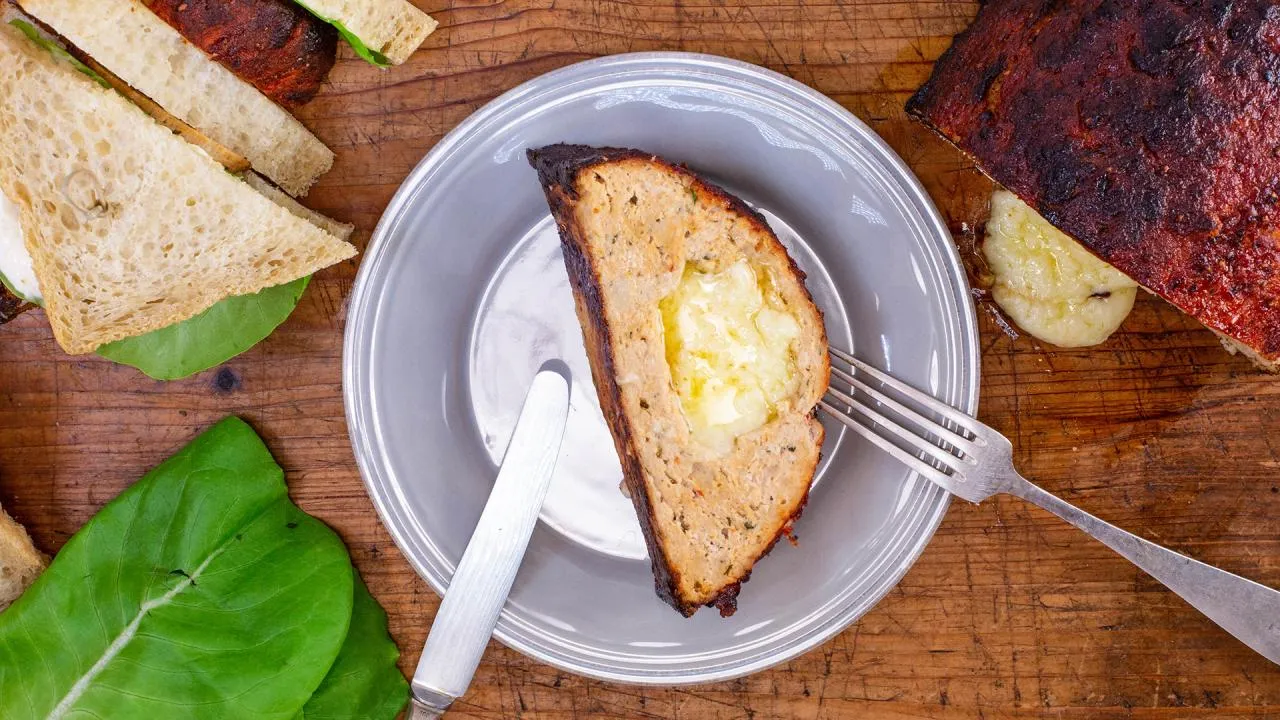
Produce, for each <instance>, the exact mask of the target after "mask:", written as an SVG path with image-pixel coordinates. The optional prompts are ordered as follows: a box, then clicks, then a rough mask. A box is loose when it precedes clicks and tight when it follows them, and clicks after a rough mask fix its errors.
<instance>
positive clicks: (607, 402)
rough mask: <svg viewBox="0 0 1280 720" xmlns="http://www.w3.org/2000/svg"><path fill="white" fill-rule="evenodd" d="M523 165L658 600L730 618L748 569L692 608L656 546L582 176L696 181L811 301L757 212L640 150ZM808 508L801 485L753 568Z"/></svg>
mask: <svg viewBox="0 0 1280 720" xmlns="http://www.w3.org/2000/svg"><path fill="white" fill-rule="evenodd" d="M528 159H529V162H530V164H531V165H532V166H533V167H534V169H535V170H536V171H537V173H538V177H539V179H540V181H541V183H542V186H543V189H544V191H545V193H546V197H547V202H548V204H549V206H550V208H551V212H552V215H553V216H554V217H555V219H556V224H557V227H558V229H559V231H560V237H561V241H562V243H561V246H562V249H563V252H564V259H565V266H566V269H567V270H568V274H569V280H570V284H571V287H572V288H573V295H574V302H575V308H576V311H577V315H578V320H579V322H580V324H581V326H582V328H583V336H584V340H585V345H586V350H587V355H588V358H589V359H590V364H591V371H592V380H593V381H594V383H595V386H596V390H597V393H598V394H599V397H600V407H601V410H602V411H603V414H604V417H605V420H606V421H607V422H608V424H609V427H610V430H611V431H612V435H613V438H614V442H615V446H616V448H617V452H618V457H619V460H620V461H621V464H622V470H623V481H624V484H625V485H626V488H627V490H628V495H629V496H630V498H631V501H632V503H633V505H634V506H635V510H636V515H637V517H638V518H639V520H640V527H641V530H642V531H643V534H644V538H645V543H646V545H647V546H648V548H649V558H650V563H651V565H652V570H653V575H654V579H655V587H656V590H657V594H658V596H659V597H660V598H661V599H662V600H663V601H665V602H667V603H668V604H670V605H671V606H672V607H674V608H675V609H676V610H677V611H679V612H680V613H681V614H682V615H684V616H685V617H689V616H692V615H693V614H694V613H695V612H696V611H697V610H698V609H699V608H700V607H702V606H707V607H715V608H717V609H718V610H719V612H720V614H721V615H722V616H729V615H732V614H733V613H734V611H735V610H736V608H737V597H738V593H739V592H740V590H741V586H742V583H744V582H746V581H747V580H748V579H749V577H750V575H751V569H752V567H753V566H754V562H753V563H752V564H751V565H749V566H748V567H747V568H746V569H745V571H744V572H743V573H741V574H740V575H739V576H738V577H737V579H736V581H734V582H730V583H727V584H725V585H723V586H721V587H720V588H719V589H718V590H717V591H716V592H715V593H714V594H713V595H712V596H710V597H709V598H708V599H705V600H704V601H702V602H697V601H694V600H692V599H690V598H689V597H686V596H685V594H684V593H682V592H681V590H680V588H681V586H682V582H681V581H682V576H681V572H680V570H679V568H678V565H677V563H675V562H673V561H672V558H671V557H669V555H668V553H667V550H666V547H665V545H664V543H663V541H662V538H661V532H660V529H659V518H658V516H657V511H656V508H655V507H654V506H653V503H652V499H651V498H650V496H649V493H648V491H647V488H646V484H645V469H644V467H643V466H642V463H641V452H640V448H639V447H638V443H637V436H636V432H635V429H634V428H633V427H632V425H631V418H630V416H629V415H628V413H627V412H626V410H625V409H624V406H623V400H622V389H621V387H620V386H619V382H618V372H617V370H616V364H617V357H616V348H615V347H614V344H613V341H612V337H613V333H612V332H611V328H610V325H609V321H608V318H607V314H606V312H605V306H604V292H605V290H604V288H603V280H602V277H601V272H600V269H599V268H597V267H595V266H594V264H593V261H592V254H591V253H590V252H589V250H588V246H589V242H590V240H589V238H588V237H586V235H585V232H584V229H583V228H582V227H581V226H580V225H579V224H578V223H575V222H573V221H572V218H573V217H574V207H575V204H576V203H577V202H578V201H579V199H580V197H579V193H578V191H577V189H576V184H577V182H578V179H579V177H581V176H582V174H583V173H584V172H586V171H588V170H590V169H591V168H593V167H598V166H600V165H604V164H610V163H616V162H620V161H626V160H637V161H643V162H648V163H652V162H659V163H662V164H663V165H665V166H666V168H667V169H668V170H669V171H671V172H675V173H678V174H680V175H682V176H684V177H687V178H689V179H691V180H692V181H693V182H695V183H696V187H697V192H698V194H699V195H702V194H704V193H706V194H708V195H710V196H713V197H714V199H715V200H716V201H718V202H722V203H724V204H725V205H726V206H728V208H730V209H731V210H732V212H734V213H736V214H738V215H740V216H742V217H743V218H745V219H747V220H748V221H749V222H750V224H751V225H752V227H753V228H754V229H755V230H756V231H757V232H760V233H763V234H767V235H768V237H770V238H773V242H774V243H776V244H777V246H776V249H777V252H778V253H780V254H781V255H782V256H784V257H785V258H786V264H787V267H788V268H789V269H790V272H791V273H792V275H793V276H794V277H795V278H796V279H797V280H798V281H799V287H800V289H801V291H802V292H803V294H804V297H805V299H806V300H807V301H808V303H809V304H810V305H812V304H813V299H812V297H811V296H810V295H809V293H808V289H807V288H805V287H804V282H803V281H804V278H805V275H804V273H803V272H802V271H801V270H800V269H799V267H798V266H796V264H795V262H794V260H793V259H792V258H791V257H790V256H789V255H787V254H786V252H785V250H783V249H782V247H781V244H780V243H777V239H776V236H774V234H773V231H772V230H771V229H770V228H769V225H768V222H767V221H766V220H765V219H764V217H763V216H762V215H760V213H758V212H757V211H755V210H754V209H753V208H751V207H750V206H749V205H747V204H746V203H744V202H742V201H741V200H740V199H738V198H736V197H734V196H733V195H731V194H729V193H728V192H725V191H724V190H723V189H721V188H719V187H716V186H715V185H712V184H711V183H708V182H706V181H705V180H702V179H701V178H699V177H698V176H696V175H695V174H693V173H691V172H689V171H688V170H687V169H685V168H683V167H679V166H676V165H672V164H670V163H665V162H664V161H661V160H660V159H658V158H656V157H655V156H653V155H651V154H648V153H644V152H641V151H638V150H633V149H626V148H609V147H604V148H596V147H590V146H584V145H553V146H549V147H545V148H541V149H538V150H529V151H528ZM814 310H815V312H816V306H814ZM818 318H819V324H820V321H821V314H820V312H819V313H818ZM825 344H826V341H825V334H823V336H822V345H823V347H824V349H825ZM824 351H825V350H824ZM824 359H825V356H824ZM829 371H830V367H829V365H825V364H824V365H823V372H824V373H826V375H823V376H822V377H819V378H817V379H816V380H817V382H818V383H819V384H820V385H821V387H822V388H825V387H826V386H827V384H828V381H829ZM815 402H816V401H815ZM809 417H810V419H811V420H812V417H813V413H812V411H810V415H809ZM812 423H813V425H815V426H816V428H817V436H816V443H817V445H818V446H819V447H820V446H821V443H822V431H821V424H820V423H817V422H816V420H812ZM818 459H819V456H818V454H817V453H814V455H813V456H812V459H811V461H810V462H808V463H807V464H806V465H805V466H804V467H803V468H802V469H801V471H802V472H803V473H804V475H805V477H806V478H812V477H813V474H814V472H815V471H816V469H817V463H818ZM807 501H808V484H807V483H806V485H805V487H804V489H803V491H802V492H801V494H800V497H799V498H798V499H797V501H796V502H795V503H794V506H793V507H791V508H790V509H788V510H786V515H785V518H784V521H783V522H782V523H781V524H780V526H779V529H778V530H777V532H775V533H774V534H773V536H772V537H771V539H770V541H769V542H768V544H767V546H766V547H765V548H764V550H763V551H762V552H760V553H759V554H758V555H757V556H756V557H755V560H754V561H758V560H759V559H760V558H762V557H764V556H765V555H767V554H768V553H769V552H770V551H771V550H772V549H773V547H774V546H775V545H776V544H777V542H778V540H779V539H780V538H782V537H783V536H789V535H790V532H791V527H792V523H794V521H795V520H797V519H798V518H799V517H800V514H801V512H802V511H803V509H804V506H805V504H806V502H807Z"/></svg>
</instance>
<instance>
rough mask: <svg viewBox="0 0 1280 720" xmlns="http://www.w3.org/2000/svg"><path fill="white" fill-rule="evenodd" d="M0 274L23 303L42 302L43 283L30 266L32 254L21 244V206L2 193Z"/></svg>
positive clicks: (0, 202) (0, 203) (0, 210)
mask: <svg viewBox="0 0 1280 720" xmlns="http://www.w3.org/2000/svg"><path fill="white" fill-rule="evenodd" d="M0 275H4V277H5V279H6V280H8V281H9V284H10V285H12V286H13V289H14V291H15V292H17V293H18V295H19V296H21V297H22V298H23V299H24V300H28V301H32V302H39V301H40V300H41V299H42V296H41V295H40V284H39V283H38V282H36V271H35V269H34V268H32V266H31V254H30V253H28V252H27V246H26V244H25V243H24V242H23V241H22V221H21V220H20V219H19V216H18V206H17V205H15V204H13V201H11V200H9V198H7V197H5V196H4V195H3V194H0Z"/></svg>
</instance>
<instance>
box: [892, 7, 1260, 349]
mask: <svg viewBox="0 0 1280 720" xmlns="http://www.w3.org/2000/svg"><path fill="white" fill-rule="evenodd" d="M1063 88H1068V89H1069V91H1067V92H1064V91H1063ZM906 109H907V113H908V114H909V115H911V116H912V117H914V118H916V119H917V120H919V121H921V122H922V123H924V124H925V125H927V126H929V127H930V128H932V129H934V130H935V131H937V132H938V133H939V134H940V135H942V136H943V137H945V138H946V139H947V140H949V141H951V142H952V143H953V144H954V145H956V146H957V147H958V148H959V149H960V150H961V151H963V152H964V153H965V154H966V155H968V156H969V157H970V158H972V159H973V160H974V162H975V164H977V165H978V167H980V169H981V170H982V171H983V172H985V173H986V174H987V175H988V176H990V177H991V178H992V179H993V180H995V181H996V182H997V183H999V184H1001V185H1003V186H1005V187H1007V188H1008V189H1009V190H1011V191H1013V192H1014V193H1015V194H1017V195H1018V196H1019V197H1021V198H1022V199H1023V200H1024V201H1026V202H1027V204H1028V205H1030V206H1031V207H1032V208H1034V209H1035V210H1036V211H1037V212H1039V213H1040V214H1041V215H1042V216H1044V218H1045V219H1046V220H1048V221H1049V222H1050V223H1052V224H1054V225H1056V226H1057V227H1059V228H1060V229H1061V230H1063V231H1064V232H1066V233H1067V234H1068V235H1070V236H1072V237H1074V238H1076V239H1077V240H1079V241H1080V242H1081V244H1083V245H1084V246H1085V247H1087V248H1088V249H1089V250H1090V251H1092V252H1093V253H1094V254H1096V255H1098V256H1099V257H1100V258H1102V259H1103V260H1104V261H1106V262H1108V263H1110V264H1111V265H1114V266H1115V267H1116V268H1117V269H1119V270H1120V271H1121V272H1124V273H1125V274H1126V275H1128V276H1130V277H1132V278H1133V279H1134V280H1136V281H1137V282H1138V283H1139V284H1141V285H1142V286H1144V287H1146V288H1148V289H1150V290H1151V291H1152V292H1154V293H1156V294H1157V295H1159V296H1161V297H1163V298H1164V299H1165V300H1167V301H1169V302H1170V303H1172V304H1173V305H1175V306H1176V307H1178V308H1179V309H1181V310H1183V311H1184V312H1187V313H1188V314H1191V315H1193V316H1195V317H1196V318H1197V319H1199V320H1200V321H1201V322H1203V323H1204V324H1205V325H1207V326H1209V327H1210V328H1211V329H1213V330H1216V331H1219V332H1221V333H1222V334H1224V335H1226V336H1228V337H1230V338H1232V339H1234V340H1236V341H1239V342H1240V343H1241V344H1243V345H1245V346H1247V347H1249V348H1251V349H1253V350H1255V351H1256V352H1258V353H1259V354H1260V355H1261V356H1263V358H1265V359H1268V360H1275V359H1277V358H1280V322H1277V320H1276V318H1277V317H1280V314H1277V309H1280V302H1278V301H1277V300H1276V298H1278V297H1280V202H1278V201H1280V10H1277V9H1276V8H1275V7H1274V4H1273V3H1271V2H1268V1H1267V0H1237V2H1233V3H1180V2H1176V1H1175V0H1152V1H1151V2H1145V3H1136V4H1134V3H1121V2H1113V1H1111V0H1090V1H1088V2H1075V3H1063V2H1043V0H1002V1H1001V2H988V3H985V4H984V5H983V6H982V8H981V9H980V10H979V12H978V15H977V18H976V19H975V21H974V22H973V24H972V25H971V26H970V27H969V28H968V29H966V30H965V31H964V32H962V33H960V34H959V35H957V36H956V38H955V40H954V41H953V43H952V45H951V47H950V48H948V50H947V51H946V52H945V53H944V54H943V55H942V56H941V58H940V59H939V60H938V62H937V64H936V65H935V66H934V70H933V73H932V75H931V76H930V78H929V79H928V81H926V82H925V84H924V85H923V86H921V87H920V89H919V90H918V91H917V92H916V93H915V94H914V95H913V96H912V97H911V99H910V100H909V101H908V102H907V106H906Z"/></svg>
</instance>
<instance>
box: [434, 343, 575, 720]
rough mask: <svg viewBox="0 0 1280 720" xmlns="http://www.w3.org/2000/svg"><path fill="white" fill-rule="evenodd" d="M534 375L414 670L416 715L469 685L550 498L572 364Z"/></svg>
mask: <svg viewBox="0 0 1280 720" xmlns="http://www.w3.org/2000/svg"><path fill="white" fill-rule="evenodd" d="M551 366H552V364H551V363H548V364H547V365H544V366H543V369H542V370H541V371H540V372H539V373H538V374H537V375H536V376H535V377H534V378H533V385H532V386H531V387H530V388H529V394H528V395H527V396H526V397H525V401H524V407H523V409H521V411H520V418H519V419H518V420H517V421H516V427H515V430H514V431H512V433H511V443H510V444H509V445H507V452H506V454H505V455H504V456H503V458H502V466H501V467H500V468H499V469H498V478H497V480H495V481H494V483H493V490H492V491H491V492H490V494H489V500H488V501H487V502H486V503H485V506H484V511H483V512H481V514H480V522H479V523H477V524H476V529H475V532H474V533H473V534H472V535H471V540H470V542H468V543H467V549H466V551H465V552H463V554H462V560H461V561H460V562H459V563H458V569H457V571H456V572H455V573H454V574H453V580H452V581H450V583H449V588H448V591H447V592H445V595H444V600H443V601H442V602H441V603H440V611H439V612H438V613H436V619H435V622H433V623H432V625H431V632H430V634H429V635H428V636H427V644H426V647H424V648H423V649H422V658H421V659H420V660H419V661H418V669H417V671H416V672H415V673H414V675H413V683H412V688H413V695H414V699H415V702H414V703H413V705H414V709H413V712H412V714H411V716H410V717H411V718H430V717H435V716H433V715H429V714H420V712H421V713H429V712H436V713H437V714H438V713H442V712H444V710H445V709H447V708H448V704H449V703H450V702H452V701H453V699H455V698H459V697H462V695H463V694H464V693H465V692H466V691H467V686H468V685H470V684H471V677H472V676H473V675H475V672H476V667H478V666H479V665H480V658H481V657H482V656H483V655H484V650H485V646H486V645H488V643H489V636H490V635H492V634H493V628H494V626H495V625H497V624H498V616H499V614H501V612H502V608H503V606H504V605H506V602H507V595H508V594H509V593H510V592H511V585H512V583H513V582H515V579H516V571H517V570H519V569H520V562H521V561H522V560H523V559H524V553H525V550H526V549H527V548H528V546H529V537H530V536H531V535H532V534H533V528H534V525H535V524H536V523H537V521H538V515H539V513H540V512H541V509H542V501H543V500H544V499H545V498H546V495H547V488H548V487H549V486H550V484H551V475H552V472H553V471H554V470H555V466H556V459H557V458H558V457H559V455H560V443H561V441H562V440H563V439H564V427H565V422H566V421H567V419H568V415H569V380H568V368H567V367H565V366H564V364H563V363H556V364H555V366H556V368H557V369H548V368H549V367H551Z"/></svg>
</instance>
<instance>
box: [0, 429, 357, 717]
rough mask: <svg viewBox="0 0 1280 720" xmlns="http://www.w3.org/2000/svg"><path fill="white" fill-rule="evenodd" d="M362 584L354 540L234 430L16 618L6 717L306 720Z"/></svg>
mask: <svg viewBox="0 0 1280 720" xmlns="http://www.w3.org/2000/svg"><path fill="white" fill-rule="evenodd" d="M352 583H353V581H352V572H351V563H350V560H349V559H348V557H347V553H346V548H345V547H344V546H343V544H342V541H341V540H339V539H338V536H337V535H335V534H334V533H333V531H332V530H330V529H329V528H328V527H326V526H325V525H324V524H323V523H321V522H320V521H319V520H316V519H315V518H313V517H311V516H309V515H307V514H306V513H304V512H302V511H301V510H300V509H298V508H297V507H296V506H295V505H294V504H293V503H292V502H290V501H289V497H288V494H287V491H286V489H285V485H284V474H283V472H282V471H281V470H280V467H279V466H278V465H276V463H275V461H274V460H273V459H272V457H271V453H270V452H269V451H268V450H267V448H266V447H265V446H264V445H263V444H262V440H261V439H259V438H258V436H257V434H256V433H254V431H253V430H252V429H251V428H250V427H249V426H248V425H246V424H245V423H244V422H243V421H241V420H239V419H236V418H228V419H226V420H224V421H222V422H221V423H218V424H217V425H215V426H214V427H213V428H211V429H210V430H208V431H207V432H205V433H204V434H203V435H201V436H200V437H198V438H196V439H195V440H194V441H193V442H192V443H191V444H190V445H188V446H187V447H186V448H184V449H183V450H181V451H180V452H179V453H178V454H177V455H175V456H174V457H172V458H171V459H169V460H168V461H166V462H164V463H163V464H161V465H160V466H159V467H157V468H156V469H155V470H152V471H151V472H149V473H147V475H146V476H144V477H143V478H142V479H141V480H139V481H138V482H137V483H135V484H134V485H133V487H131V488H129V489H128V490H126V491H124V492H123V493H121V494H120V496H119V497H117V498H116V499H115V500H112V501H111V502H110V503H108V504H107V505H106V507H104V508H103V509H102V510H101V511H100V512H99V513H98V514H97V515H95V516H94V517H93V518H92V519H91V520H90V521H89V522H88V524H86V525H85V526H84V528H82V529H81V530H80V532H78V533H76V534H75V536H73V537H72V538H71V540H70V541H69V542H68V543H67V544H66V546H65V547H64V548H63V549H62V551H61V552H60V553H58V556H57V558H56V559H55V560H54V561H53V563H52V564H51V565H50V566H49V569H48V570H47V571H45V573H44V574H43V575H42V576H40V578H39V579H38V580H36V582H35V584H33V585H32V586H31V587H30V588H29V589H28V590H27V592H26V593H24V594H23V595H22V597H20V598H19V599H18V601H17V602H16V603H14V604H13V605H12V606H11V607H10V608H9V610H7V611H6V612H5V613H3V614H0V688H4V690H3V692H0V717H3V718H5V720H24V719H25V718H63V717H96V718H170V717H183V718H196V719H201V720H202V719H205V718H208V719H210V720H212V719H214V718H217V719H221V718H280V719H281V720H285V719H289V718H293V717H295V716H296V715H297V714H298V711H299V710H300V709H301V708H302V706H303V705H304V704H305V703H306V701H307V699H308V698H309V697H310V696H311V694H312V692H313V691H314V690H315V689H316V688H317V687H319V685H320V681H321V680H322V679H323V678H324V676H325V674H326V673H327V672H328V670H329V668H330V667H331V666H332V665H333V661H334V659H335V658H336V657H337V655H338V650H339V648H340V647H341V646H342V643H343V640H344V638H345V637H346V635H347V626H348V622H349V620H350V618H351V607H352V592H353V584H352Z"/></svg>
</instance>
